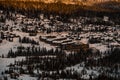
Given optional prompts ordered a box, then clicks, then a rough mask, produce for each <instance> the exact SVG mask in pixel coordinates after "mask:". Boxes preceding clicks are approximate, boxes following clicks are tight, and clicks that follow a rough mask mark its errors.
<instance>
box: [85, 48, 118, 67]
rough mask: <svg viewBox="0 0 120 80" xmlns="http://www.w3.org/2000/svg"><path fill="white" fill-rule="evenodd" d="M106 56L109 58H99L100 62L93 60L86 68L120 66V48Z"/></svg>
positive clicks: (108, 52) (110, 51) (109, 51)
mask: <svg viewBox="0 0 120 80" xmlns="http://www.w3.org/2000/svg"><path fill="white" fill-rule="evenodd" d="M104 54H107V56H105V57H103V58H99V59H98V60H93V59H91V60H89V61H88V62H87V63H86V64H87V65H86V66H106V67H114V66H115V65H116V64H120V48H115V49H114V48H113V49H111V50H108V51H106V52H105V53H104Z"/></svg>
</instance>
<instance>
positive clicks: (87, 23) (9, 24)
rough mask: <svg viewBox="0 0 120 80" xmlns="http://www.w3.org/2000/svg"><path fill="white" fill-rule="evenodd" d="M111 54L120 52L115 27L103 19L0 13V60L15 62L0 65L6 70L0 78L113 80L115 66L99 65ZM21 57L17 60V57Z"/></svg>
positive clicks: (118, 31) (118, 28)
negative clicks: (8, 59)
mask: <svg viewBox="0 0 120 80" xmlns="http://www.w3.org/2000/svg"><path fill="white" fill-rule="evenodd" d="M113 52H114V53H116V54H117V53H119V52H120V24H118V23H116V22H114V20H112V19H111V18H109V17H108V16H104V17H83V16H80V17H78V18H74V17H70V18H68V19H66V18H63V17H61V16H58V15H52V14H51V15H45V14H42V13H41V14H40V15H39V16H38V17H37V18H34V17H28V16H27V15H22V14H20V13H17V12H8V11H3V10H0V57H1V58H0V60H2V59H3V60H4V59H6V58H12V59H13V58H15V60H13V61H12V62H9V61H8V63H9V64H1V63H0V68H1V65H5V66H6V67H7V68H1V69H0V73H1V75H0V80H10V79H11V78H12V79H15V80H17V79H18V80H27V79H29V80H39V79H40V80H41V79H42V80H44V79H48V80H49V79H52V78H53V79H55V80H56V79H64V78H65V79H75V80H77V79H78V80H87V79H88V80H94V79H97V78H98V77H103V76H104V77H105V78H106V76H110V77H109V78H115V79H116V80H117V79H119V78H120V63H119V62H118V64H115V65H113V66H112V67H110V66H111V63H113V62H114V61H113V62H110V63H106V65H103V66H102V65H101V66H100V64H102V63H104V60H105V59H104V57H105V58H106V56H108V55H109V54H110V53H111V55H113ZM89 54H90V55H89ZM21 56H22V60H21V61H20V60H18V59H17V57H21ZM23 57H24V58H23ZM107 58H108V59H109V57H107ZM99 59H100V60H99ZM101 59H103V62H102V61H101ZM17 60H18V61H17ZM97 60H98V62H100V63H98V64H96V63H95V62H96V61H97ZM92 61H93V63H92ZM72 62H73V63H72ZM34 63H35V64H34ZM90 64H91V65H90ZM92 64H93V65H92ZM95 65H96V66H95ZM8 66H9V67H8ZM115 66H117V67H118V68H117V69H114V67H115ZM57 68H58V69H57ZM112 69H113V72H110V71H111V70H112ZM4 70H5V71H4ZM25 70H26V72H25ZM101 73H102V75H101ZM8 74H9V75H8ZM20 74H25V75H26V74H30V75H32V77H31V76H25V75H24V76H20ZM104 74H105V75H106V76H105V75H104ZM65 75H66V76H65ZM8 76H9V77H8ZM23 77H24V78H23ZM25 78H26V79H25ZM76 78H77V79H76Z"/></svg>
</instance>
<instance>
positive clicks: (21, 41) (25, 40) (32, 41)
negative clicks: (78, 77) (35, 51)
mask: <svg viewBox="0 0 120 80" xmlns="http://www.w3.org/2000/svg"><path fill="white" fill-rule="evenodd" d="M19 42H20V43H31V44H35V45H39V42H38V41H35V40H34V39H30V38H29V37H23V38H21V37H19Z"/></svg>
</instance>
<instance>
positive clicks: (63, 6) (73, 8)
mask: <svg viewBox="0 0 120 80" xmlns="http://www.w3.org/2000/svg"><path fill="white" fill-rule="evenodd" d="M18 1H19V2H18ZM0 6H2V7H4V8H10V7H12V8H14V9H17V10H18V9H20V10H33V9H34V10H41V11H47V12H55V13H60V14H61V13H66V14H71V13H75V12H79V11H82V10H89V11H98V12H120V1H118V0H9V1H8V0H0Z"/></svg>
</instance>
